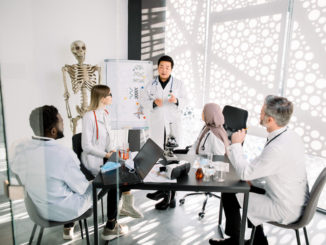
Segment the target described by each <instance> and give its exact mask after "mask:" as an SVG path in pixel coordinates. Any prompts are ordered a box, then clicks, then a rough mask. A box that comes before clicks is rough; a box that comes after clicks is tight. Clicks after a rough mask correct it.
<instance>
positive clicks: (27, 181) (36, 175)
mask: <svg viewBox="0 0 326 245" xmlns="http://www.w3.org/2000/svg"><path fill="white" fill-rule="evenodd" d="M46 139H47V141H44V140H39V139H30V140H26V141H24V142H22V143H19V144H18V145H17V146H16V147H15V152H14V153H13V157H12V163H11V169H12V171H13V172H14V173H16V174H17V175H18V176H19V178H20V180H21V182H22V184H23V185H24V186H25V190H26V191H27V192H28V194H29V195H30V197H31V199H32V201H33V202H34V204H35V205H36V207H37V209H38V211H39V213H40V215H41V216H42V217H43V218H45V219H48V220H54V221H68V220H71V219H74V218H77V217H78V216H80V215H82V214H83V213H84V212H86V211H87V210H88V209H89V208H90V207H91V206H92V186H91V185H90V184H89V182H88V181H87V180H86V178H85V176H84V174H83V173H82V172H81V171H80V167H79V165H80V162H79V160H78V158H77V156H76V154H75V153H74V152H73V151H72V150H71V149H68V148H66V147H64V146H62V145H60V144H59V143H58V142H57V141H56V140H53V139H50V138H46Z"/></svg>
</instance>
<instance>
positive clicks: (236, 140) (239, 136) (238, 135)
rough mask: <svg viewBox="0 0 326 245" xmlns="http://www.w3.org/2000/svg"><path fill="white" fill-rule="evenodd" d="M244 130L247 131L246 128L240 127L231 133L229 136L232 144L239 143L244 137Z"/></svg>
mask: <svg viewBox="0 0 326 245" xmlns="http://www.w3.org/2000/svg"><path fill="white" fill-rule="evenodd" d="M246 132H247V130H245V129H241V130H238V131H237V132H235V133H233V134H232V136H231V142H232V144H236V143H240V144H241V143H242V142H243V141H244V139H245V137H246Z"/></svg>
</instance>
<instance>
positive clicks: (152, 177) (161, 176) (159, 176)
mask: <svg viewBox="0 0 326 245" xmlns="http://www.w3.org/2000/svg"><path fill="white" fill-rule="evenodd" d="M160 167H163V165H162V164H155V165H154V167H153V168H152V170H151V171H150V172H149V173H148V174H147V176H146V177H145V179H144V180H143V182H145V183H146V182H155V183H157V182H158V183H177V180H176V179H169V178H168V177H167V176H166V173H165V172H160Z"/></svg>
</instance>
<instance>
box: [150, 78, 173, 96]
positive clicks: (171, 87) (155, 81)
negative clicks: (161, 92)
mask: <svg viewBox="0 0 326 245" xmlns="http://www.w3.org/2000/svg"><path fill="white" fill-rule="evenodd" d="M152 85H155V86H156V91H157V85H158V76H157V77H156V78H155V80H154V82H152ZM172 91H173V76H171V82H170V90H169V92H170V93H172Z"/></svg>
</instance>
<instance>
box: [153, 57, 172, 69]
mask: <svg viewBox="0 0 326 245" xmlns="http://www.w3.org/2000/svg"><path fill="white" fill-rule="evenodd" d="M161 61H168V62H170V63H171V68H173V66H174V62H173V59H172V58H171V57H170V56H168V55H163V56H162V57H161V58H159V60H158V62H157V66H159V65H160V63H161Z"/></svg>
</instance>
